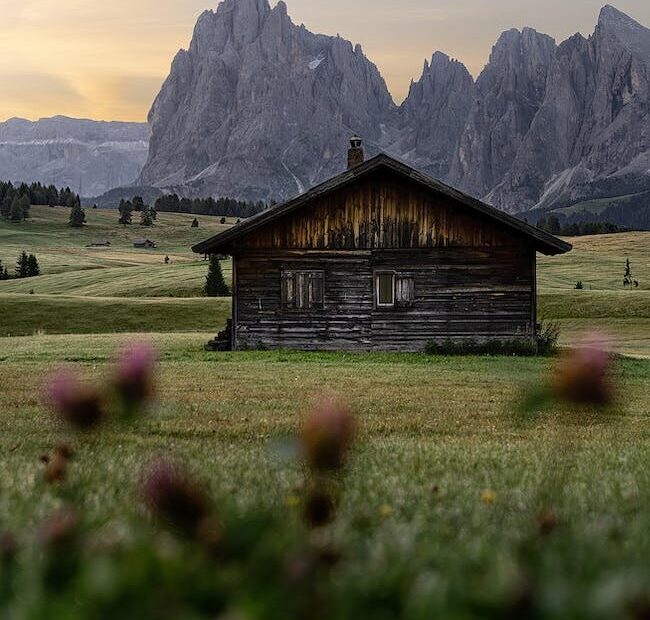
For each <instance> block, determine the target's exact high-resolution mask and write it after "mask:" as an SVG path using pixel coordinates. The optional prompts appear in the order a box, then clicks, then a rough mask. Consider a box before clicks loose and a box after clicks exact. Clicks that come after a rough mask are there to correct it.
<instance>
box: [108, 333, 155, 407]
mask: <svg viewBox="0 0 650 620" xmlns="http://www.w3.org/2000/svg"><path fill="white" fill-rule="evenodd" d="M157 359H158V356H157V353H156V350H155V349H154V347H153V346H152V345H151V344H149V343H147V342H136V343H133V344H131V345H128V346H126V347H124V349H122V351H120V353H119V355H118V357H117V365H116V369H115V388H116V389H117V392H118V394H119V395H120V397H121V398H122V400H123V402H124V404H125V405H126V406H127V407H129V408H132V407H138V406H140V405H142V404H143V403H144V402H145V401H146V400H148V399H149V398H150V397H151V395H152V394H153V376H154V371H155V367H156V362H157Z"/></svg>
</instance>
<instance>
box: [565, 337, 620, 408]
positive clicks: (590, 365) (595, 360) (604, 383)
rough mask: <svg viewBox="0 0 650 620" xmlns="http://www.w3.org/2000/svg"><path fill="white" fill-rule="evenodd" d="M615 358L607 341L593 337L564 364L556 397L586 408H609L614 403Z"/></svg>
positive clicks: (587, 338)
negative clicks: (612, 375)
mask: <svg viewBox="0 0 650 620" xmlns="http://www.w3.org/2000/svg"><path fill="white" fill-rule="evenodd" d="M611 366H612V356H611V353H610V352H609V351H608V350H607V347H606V346H605V343H604V339H603V338H602V337H601V336H599V335H598V334H592V335H590V336H588V337H586V338H584V339H583V340H582V342H581V343H580V344H579V345H578V346H577V347H575V348H573V349H571V350H570V351H569V352H568V353H567V354H566V355H565V356H564V358H563V359H562V361H561V362H560V364H559V366H558V368H557V371H556V374H555V377H554V381H553V392H554V393H555V395H556V396H557V397H558V398H560V399H562V400H564V401H567V402H570V403H575V404H582V405H601V406H602V405H608V404H610V403H611V401H612V399H613V391H614V390H613V387H612V384H611V380H610V374H611Z"/></svg>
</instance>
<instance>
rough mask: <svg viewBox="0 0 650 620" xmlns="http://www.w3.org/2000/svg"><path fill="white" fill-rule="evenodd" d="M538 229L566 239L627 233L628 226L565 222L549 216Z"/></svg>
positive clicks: (606, 223) (543, 219) (540, 220)
mask: <svg viewBox="0 0 650 620" xmlns="http://www.w3.org/2000/svg"><path fill="white" fill-rule="evenodd" d="M537 227H538V228H541V229H542V230H545V231H546V232H549V233H551V234H553V235H562V236H565V237H580V236H584V235H605V234H610V233H619V232H626V231H628V230H630V229H629V228H628V227H626V226H619V225H618V224H613V223H612V222H565V221H562V220H561V219H560V218H559V217H558V216H557V215H549V216H548V217H543V218H541V219H539V220H538V221H537Z"/></svg>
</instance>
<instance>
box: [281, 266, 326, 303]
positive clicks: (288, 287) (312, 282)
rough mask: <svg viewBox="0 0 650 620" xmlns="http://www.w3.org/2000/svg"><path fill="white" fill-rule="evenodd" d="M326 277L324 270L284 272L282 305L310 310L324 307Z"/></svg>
mask: <svg viewBox="0 0 650 620" xmlns="http://www.w3.org/2000/svg"><path fill="white" fill-rule="evenodd" d="M324 296H325V277H324V273H323V272H322V271H294V270H284V271H283V272H282V307H283V308H285V309H288V310H308V309H319V308H322V307H323V302H324Z"/></svg>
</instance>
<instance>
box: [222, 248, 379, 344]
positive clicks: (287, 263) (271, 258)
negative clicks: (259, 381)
mask: <svg viewBox="0 0 650 620" xmlns="http://www.w3.org/2000/svg"><path fill="white" fill-rule="evenodd" d="M283 268H284V269H295V270H303V269H306V270H309V269H318V270H322V271H323V272H324V292H325V297H324V302H325V303H324V307H323V309H319V310H283V309H282V305H281V273H282V269H283ZM236 269H237V275H236V278H237V283H238V285H237V315H236V325H235V327H234V329H235V347H236V348H238V349H241V348H256V347H258V346H260V345H264V346H265V347H269V348H294V349H303V350H328V349H329V350H368V349H370V348H371V347H372V340H371V331H370V330H371V314H372V304H373V297H372V278H371V277H370V274H371V273H372V268H371V254H370V252H345V253H340V252H318V253H317V254H315V255H313V256H308V255H307V254H306V253H305V252H291V251H288V252H277V253H276V252H272V253H269V252H262V253H256V254H245V255H242V256H239V257H237V259H236Z"/></svg>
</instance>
